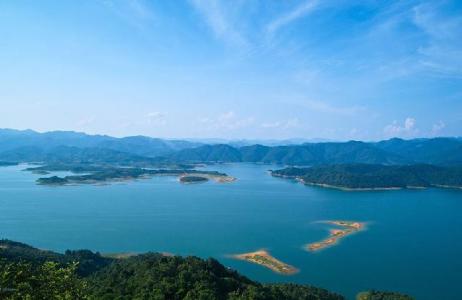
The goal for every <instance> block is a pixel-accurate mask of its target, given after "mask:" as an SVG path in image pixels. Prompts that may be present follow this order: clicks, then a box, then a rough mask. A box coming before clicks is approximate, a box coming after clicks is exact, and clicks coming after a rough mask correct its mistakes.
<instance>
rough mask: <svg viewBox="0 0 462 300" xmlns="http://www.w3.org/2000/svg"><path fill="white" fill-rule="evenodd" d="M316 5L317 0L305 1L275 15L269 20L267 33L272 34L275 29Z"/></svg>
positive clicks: (307, 12) (302, 15)
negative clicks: (274, 17)
mask: <svg viewBox="0 0 462 300" xmlns="http://www.w3.org/2000/svg"><path fill="white" fill-rule="evenodd" d="M318 6H319V1H318V0H309V1H305V2H303V3H302V4H300V5H298V6H296V7H295V8H294V9H292V10H291V11H289V12H287V13H285V14H283V15H281V16H279V17H277V18H276V19H274V20H273V21H271V22H270V23H269V24H268V25H267V27H266V31H267V32H268V33H269V34H273V33H275V32H276V31H277V30H279V29H280V28H281V27H283V26H286V25H288V24H290V23H291V22H294V21H295V20H297V19H299V18H301V17H304V16H306V15H308V14H309V13H311V12H312V11H314V10H315V9H316V8H317V7H318Z"/></svg>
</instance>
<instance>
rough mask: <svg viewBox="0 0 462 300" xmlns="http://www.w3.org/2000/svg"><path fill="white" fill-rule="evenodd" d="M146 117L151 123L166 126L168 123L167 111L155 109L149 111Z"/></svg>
mask: <svg viewBox="0 0 462 300" xmlns="http://www.w3.org/2000/svg"><path fill="white" fill-rule="evenodd" d="M146 117H147V122H148V124H149V125H158V126H164V125H166V124H167V119H166V117H167V115H166V114H165V113H162V112H158V111H154V112H150V113H148V114H147V116H146Z"/></svg>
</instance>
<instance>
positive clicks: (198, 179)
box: [179, 175, 209, 184]
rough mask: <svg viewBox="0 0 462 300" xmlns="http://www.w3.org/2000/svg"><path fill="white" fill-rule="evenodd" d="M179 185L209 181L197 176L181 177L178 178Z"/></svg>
mask: <svg viewBox="0 0 462 300" xmlns="http://www.w3.org/2000/svg"><path fill="white" fill-rule="evenodd" d="M179 180H180V182H181V183H185V184H188V183H201V182H207V181H209V179H208V178H207V177H204V176H197V175H181V176H180V178H179Z"/></svg>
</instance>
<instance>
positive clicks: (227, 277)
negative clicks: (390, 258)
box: [0, 240, 344, 300]
mask: <svg viewBox="0 0 462 300" xmlns="http://www.w3.org/2000/svg"><path fill="white" fill-rule="evenodd" d="M82 253H84V255H82ZM83 265H85V266H86V267H85V268H83V269H84V270H85V271H84V272H82V266H83ZM0 298H2V299H4V298H6V299H127V300H128V299H269V300H271V299H274V300H277V299H289V300H290V299H294V300H295V299H309V300H323V299H325V300H340V299H344V298H343V297H342V296H340V295H337V294H334V293H330V292H328V291H326V290H324V289H320V288H316V287H311V286H306V285H296V284H267V285H262V284H260V283H257V282H255V281H252V280H250V279H248V278H246V277H244V276H242V275H240V274H239V273H237V272H236V271H233V270H231V269H228V268H226V267H225V266H223V265H221V264H220V263H219V262H218V261H216V260H214V259H208V260H203V259H200V258H197V257H185V258H183V257H178V256H165V255H162V254H158V253H148V254H144V255H139V256H134V257H129V258H126V259H109V258H104V257H102V256H101V255H99V254H98V253H92V252H91V251H88V250H80V251H66V253H64V254H58V253H54V252H50V251H43V250H39V249H35V248H33V247H30V246H27V245H24V244H21V243H16V242H12V241H7V240H2V241H0Z"/></svg>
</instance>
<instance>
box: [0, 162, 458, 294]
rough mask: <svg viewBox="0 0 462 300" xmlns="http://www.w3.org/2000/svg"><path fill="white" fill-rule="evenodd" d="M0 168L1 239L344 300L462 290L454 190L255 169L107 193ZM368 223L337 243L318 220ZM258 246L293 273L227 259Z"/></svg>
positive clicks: (234, 167) (229, 169)
mask: <svg viewBox="0 0 462 300" xmlns="http://www.w3.org/2000/svg"><path fill="white" fill-rule="evenodd" d="M23 168H24V166H18V167H4V168H0V238H8V239H12V240H17V241H21V242H25V243H28V244H31V245H33V246H35V247H39V248H45V249H51V250H56V251H64V250H66V249H82V248H86V249H91V250H95V251H100V252H126V251H130V252H147V251H160V252H163V251H165V252H171V253H175V254H180V255H196V256H200V257H204V258H206V257H210V256H211V257H215V258H217V259H218V260H220V261H221V262H222V263H223V264H225V265H227V266H229V267H232V268H235V269H237V270H239V271H240V272H241V273H243V274H245V275H247V276H248V277H250V278H252V279H255V280H259V281H263V282H286V281H291V282H297V283H308V284H311V285H315V286H320V287H324V288H327V289H329V290H332V291H336V292H339V293H341V294H343V295H345V296H347V297H348V298H349V299H354V295H355V294H356V293H357V292H359V291H362V290H367V289H371V288H374V289H381V290H395V291H401V292H405V293H409V294H411V295H413V296H414V297H416V298H417V299H432V300H433V299H440V300H445V299H451V300H452V299H460V297H461V296H460V295H462V285H461V284H460V282H461V281H462V259H461V257H462V191H459V190H449V189H447V190H446V189H427V190H398V191H381V192H379V191H375V192H344V191H337V190H332V189H323V188H318V187H308V186H303V185H302V184H299V183H296V182H294V181H290V180H284V179H279V178H273V177H271V176H270V175H269V174H268V173H267V170H268V169H270V168H274V166H273V167H271V166H264V165H252V164H230V165H217V166H211V167H209V168H210V169H213V170H218V171H222V172H226V173H228V174H230V175H232V176H235V177H237V178H238V179H239V180H238V181H236V182H234V183H231V184H217V183H214V182H208V183H204V184H191V185H183V184H179V183H178V181H177V179H176V178H174V177H156V178H153V179H149V180H140V181H136V182H130V183H125V184H114V185H107V186H67V187H46V186H38V185H36V184H35V180H36V179H37V178H38V177H40V176H39V175H33V174H31V173H29V172H22V171H20V170H21V169H23ZM336 219H345V220H357V221H363V222H368V226H367V227H368V229H367V230H365V231H362V232H360V233H357V234H354V235H352V236H348V237H346V238H344V239H343V240H342V241H341V242H340V244H338V245H337V246H334V247H331V248H327V249H325V250H323V251H321V252H317V253H309V252H306V251H304V250H303V245H305V244H307V243H311V242H314V241H318V240H321V239H323V238H325V237H326V236H327V235H328V229H329V226H326V225H325V224H322V223H319V222H318V221H321V220H336ZM262 248H264V249H267V250H268V251H269V252H270V253H271V254H272V255H273V256H275V257H276V258H278V259H280V260H282V261H284V262H286V263H289V264H291V265H293V266H295V267H297V268H299V269H300V273H298V274H296V275H293V276H282V275H278V274H275V273H273V272H271V271H270V270H268V269H266V268H263V267H261V266H258V265H253V264H250V263H247V262H245V261H237V260H233V259H230V258H229V257H228V256H227V255H229V254H235V253H242V252H249V251H255V250H258V249H262Z"/></svg>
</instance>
